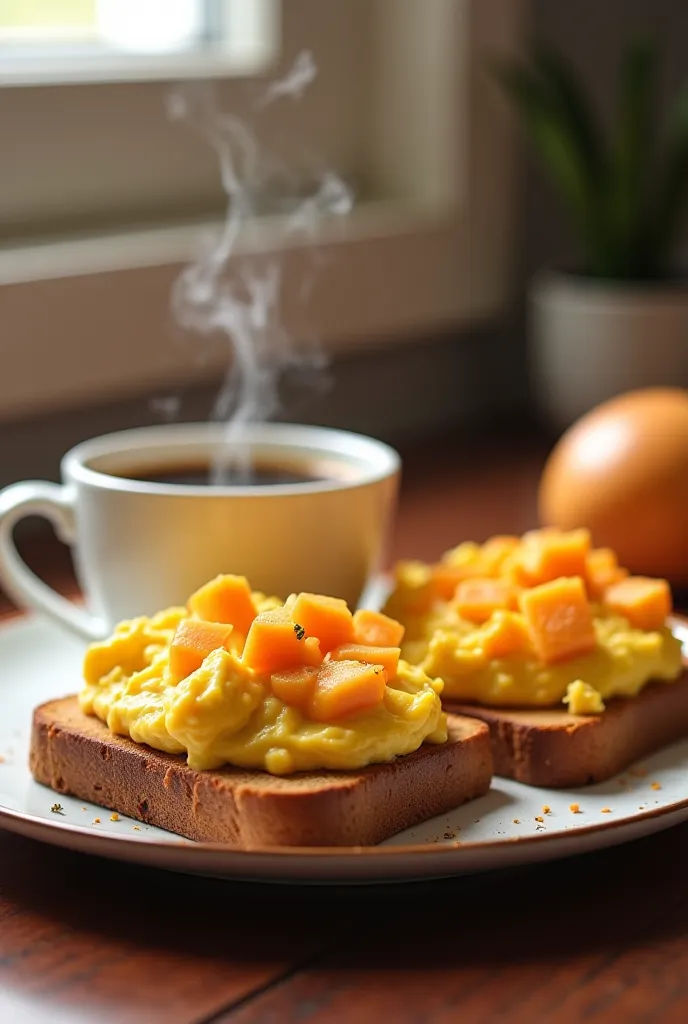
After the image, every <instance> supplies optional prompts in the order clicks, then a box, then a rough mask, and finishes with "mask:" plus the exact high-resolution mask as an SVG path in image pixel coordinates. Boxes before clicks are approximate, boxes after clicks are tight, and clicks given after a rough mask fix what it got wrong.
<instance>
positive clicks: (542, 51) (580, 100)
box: [533, 42, 607, 187]
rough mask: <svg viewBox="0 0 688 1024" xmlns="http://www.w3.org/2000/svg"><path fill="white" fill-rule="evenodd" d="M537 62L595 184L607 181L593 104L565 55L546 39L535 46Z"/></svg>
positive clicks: (563, 121) (555, 104) (556, 108)
mask: <svg viewBox="0 0 688 1024" xmlns="http://www.w3.org/2000/svg"><path fill="white" fill-rule="evenodd" d="M533 66H534V68H535V71H536V73H537V74H538V75H539V76H540V78H541V80H542V81H543V83H544V84H545V85H546V87H547V91H548V94H549V97H550V102H551V103H552V107H553V110H556V112H557V116H558V118H559V120H560V122H561V124H562V126H563V127H564V126H565V127H566V130H567V132H568V134H569V137H570V138H571V139H572V140H574V139H575V141H576V148H577V150H578V152H579V153H580V155H581V158H582V160H583V162H584V164H585V167H586V168H587V173H588V174H589V176H590V181H591V184H593V183H594V184H596V185H597V186H598V187H599V186H601V185H602V184H603V182H604V178H605V175H606V171H607V156H606V154H605V152H604V146H603V142H602V137H601V134H600V131H599V129H598V126H597V123H596V120H595V115H594V112H593V110H592V107H591V105H590V103H589V101H588V99H587V97H586V96H585V94H584V93H583V90H582V89H581V87H580V86H579V84H578V82H577V81H576V77H575V72H574V71H573V69H572V67H571V66H570V65H569V64H568V63H567V61H565V60H564V58H563V57H562V56H561V55H560V54H558V53H556V52H555V51H554V50H552V49H551V48H549V47H548V46H546V45H545V44H544V43H542V42H538V43H536V44H535V46H534V48H533Z"/></svg>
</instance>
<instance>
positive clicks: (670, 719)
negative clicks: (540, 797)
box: [446, 674, 688, 788]
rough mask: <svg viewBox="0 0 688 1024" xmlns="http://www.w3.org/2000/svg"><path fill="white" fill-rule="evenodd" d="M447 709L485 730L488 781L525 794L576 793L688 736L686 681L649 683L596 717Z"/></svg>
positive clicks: (460, 706)
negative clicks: (520, 785) (515, 785)
mask: <svg viewBox="0 0 688 1024" xmlns="http://www.w3.org/2000/svg"><path fill="white" fill-rule="evenodd" d="M446 707H447V710H448V711H451V712H452V713H455V714H460V715H472V716H474V717H475V718H479V719H480V720H481V721H483V722H485V723H486V724H487V725H488V726H489V727H490V738H491V740H492V754H493V757H494V766H495V767H494V770H495V775H502V776H506V777H507V778H511V779H516V780H517V781H518V782H525V783H527V784H528V785H530V786H547V787H552V788H556V787H559V788H561V787H567V786H583V785H586V784H588V783H593V782H603V781H604V780H605V779H609V778H611V776H613V775H616V774H617V772H621V771H623V770H624V769H625V768H628V766H629V765H630V764H632V763H633V762H634V761H636V760H637V759H638V758H639V757H645V756H646V755H647V754H651V753H653V752H654V751H656V750H659V749H660V747H663V746H666V745H667V744H669V743H673V742H674V741H675V740H678V739H681V737H683V736H688V674H685V675H684V677H683V678H682V679H680V680H679V681H678V682H675V683H653V684H652V685H650V686H648V687H647V688H646V689H644V690H643V691H642V692H641V693H640V694H639V695H638V696H637V697H632V698H628V699H623V700H613V701H610V703H609V705H608V707H607V709H606V711H604V712H603V713H602V714H601V715H571V714H569V713H568V711H563V710H562V711H558V710H542V711H539V710H530V709H529V710H517V711H511V710H508V709H503V708H488V707H479V706H478V705H475V704H453V703H451V702H450V703H448V704H447V705H446Z"/></svg>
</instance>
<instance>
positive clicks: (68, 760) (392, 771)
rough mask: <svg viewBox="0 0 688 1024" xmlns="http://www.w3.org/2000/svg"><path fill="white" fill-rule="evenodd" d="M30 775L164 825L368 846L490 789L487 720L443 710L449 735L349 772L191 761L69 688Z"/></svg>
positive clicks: (42, 710) (228, 840)
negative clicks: (276, 771)
mask: <svg viewBox="0 0 688 1024" xmlns="http://www.w3.org/2000/svg"><path fill="white" fill-rule="evenodd" d="M30 765H31V772H32V774H33V777H34V778H35V779H36V781H37V782H41V783H43V784H44V785H46V786H50V787H51V788H52V789H55V790H57V791H58V792H59V793H67V794H70V795H72V796H76V797H79V798H80V799H82V800H89V801H93V802H94V803H97V804H100V805H101V806H103V807H107V808H109V809H110V810H112V811H117V812H118V813H120V814H125V815H127V816H128V817H131V818H138V820H139V821H144V822H147V823H149V824H151V825H157V826H159V827H160V828H164V829H168V830H169V831H170V832H174V833H176V834H177V835H180V836H185V837H186V838H187V839H195V840H199V841H201V842H209V843H225V844H227V845H229V846H233V847H235V848H238V849H250V848H255V847H266V846H369V845H374V844H376V843H379V842H381V841H382V840H383V839H386V838H388V837H389V836H391V835H394V834H395V833H396V832H400V831H401V830H402V829H405V828H410V827H411V826H412V825H415V824H417V823H418V822H420V821H426V820H427V819H429V818H432V817H434V816H435V815H436V814H443V813H446V812H447V811H449V810H451V809H452V808H454V807H458V806H459V805H460V804H462V803H464V802H466V801H467V800H471V799H473V798H474V797H477V796H482V794H484V793H486V792H487V790H488V789H489V786H490V782H491V778H492V755H491V750H490V739H489V730H488V728H487V726H485V725H483V723H482V722H478V721H477V720H476V719H475V718H462V717H459V716H450V717H449V740H448V742H447V743H444V744H442V745H441V746H438V745H432V744H424V745H423V746H421V747H420V748H419V749H418V750H417V751H415V752H414V753H412V754H407V755H406V756H405V757H400V758H397V759H396V760H395V761H392V762H389V763H387V764H376V765H371V766H369V767H367V768H363V769H359V770H356V771H351V772H322V773H317V774H316V773H312V772H308V773H300V774H298V775H293V776H288V777H275V776H273V775H269V774H268V773H267V772H257V771H245V770H244V769H240V768H230V767H228V768H222V769H220V770H218V771H195V770H194V769H192V768H189V767H188V765H187V764H186V761H185V759H184V757H183V756H180V755H173V754H163V753H160V752H159V751H156V750H152V749H151V748H150V747H146V746H144V745H143V744H138V743H134V742H132V741H131V740H129V739H126V738H124V737H122V736H113V735H112V734H111V733H110V731H109V730H108V728H107V726H105V725H104V724H103V722H101V721H100V720H99V719H97V718H92V717H90V716H87V715H84V714H83V712H82V711H81V710H80V708H79V704H78V701H77V698H76V697H67V698H64V699H62V700H54V701H50V702H48V703H47V704H43V705H41V706H40V707H39V708H37V709H36V711H35V712H34V720H33V732H32V738H31V755H30Z"/></svg>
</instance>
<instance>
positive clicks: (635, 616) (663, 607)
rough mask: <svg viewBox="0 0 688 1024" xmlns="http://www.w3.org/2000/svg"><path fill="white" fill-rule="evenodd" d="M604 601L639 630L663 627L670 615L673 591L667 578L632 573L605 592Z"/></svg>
mask: <svg viewBox="0 0 688 1024" xmlns="http://www.w3.org/2000/svg"><path fill="white" fill-rule="evenodd" d="M604 603H605V605H606V606H607V608H609V610H610V611H612V612H616V613H617V614H618V615H623V617H624V618H625V619H628V621H629V622H630V624H631V626H634V627H635V628H636V629H646V630H653V629H661V628H662V626H664V625H665V624H666V620H667V616H669V615H671V590H670V589H669V584H668V583H667V581H666V580H654V579H649V578H648V577H646V576H629V577H628V578H627V579H625V580H621V581H620V582H619V583H613V584H612V585H611V587H609V588H608V589H607V590H606V591H605V594H604Z"/></svg>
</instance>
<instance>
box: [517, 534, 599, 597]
mask: <svg viewBox="0 0 688 1024" xmlns="http://www.w3.org/2000/svg"><path fill="white" fill-rule="evenodd" d="M529 536H530V539H529V540H526V541H525V543H524V544H523V547H522V549H521V559H520V561H521V564H522V566H523V568H524V569H525V571H526V573H527V575H528V577H529V579H530V580H531V581H532V583H533V584H534V585H536V586H537V585H539V584H540V583H549V582H551V581H552V580H556V579H560V578H561V577H563V576H565V577H574V576H580V577H582V578H584V577H585V574H586V568H587V558H588V555H589V553H590V531H589V530H585V529H580V530H569V531H567V532H561V533H560V532H558V531H553V530H550V531H545V530H543V531H539V532H537V533H533V534H531V535H529Z"/></svg>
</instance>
